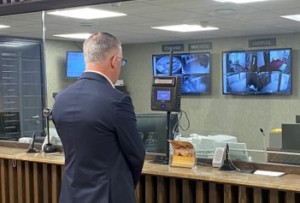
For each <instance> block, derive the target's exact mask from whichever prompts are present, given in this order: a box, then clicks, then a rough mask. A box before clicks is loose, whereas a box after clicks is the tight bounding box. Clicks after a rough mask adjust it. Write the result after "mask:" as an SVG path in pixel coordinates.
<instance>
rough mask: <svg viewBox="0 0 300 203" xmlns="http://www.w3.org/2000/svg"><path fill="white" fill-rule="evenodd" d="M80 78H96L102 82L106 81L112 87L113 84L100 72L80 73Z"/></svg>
mask: <svg viewBox="0 0 300 203" xmlns="http://www.w3.org/2000/svg"><path fill="white" fill-rule="evenodd" d="M80 79H90V80H97V81H99V82H104V83H107V84H109V85H111V86H112V87H114V85H112V83H111V82H110V81H109V79H108V78H107V77H105V76H104V75H102V74H101V73H96V72H92V71H87V72H84V73H83V74H82V75H81V77H80Z"/></svg>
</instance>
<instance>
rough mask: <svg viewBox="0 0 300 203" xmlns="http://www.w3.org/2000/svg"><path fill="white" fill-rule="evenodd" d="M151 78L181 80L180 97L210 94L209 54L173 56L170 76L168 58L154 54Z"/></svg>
mask: <svg viewBox="0 0 300 203" xmlns="http://www.w3.org/2000/svg"><path fill="white" fill-rule="evenodd" d="M152 69H153V76H170V75H172V76H177V77H180V78H181V79H182V87H181V94H182V95H200V94H209V93H210V89H211V88H210V85H211V84H210V71H211V67H210V53H207V52H205V53H180V54H177V53H176V54H173V60H172V73H171V74H170V73H169V72H170V56H169V55H167V54H156V55H153V56H152Z"/></svg>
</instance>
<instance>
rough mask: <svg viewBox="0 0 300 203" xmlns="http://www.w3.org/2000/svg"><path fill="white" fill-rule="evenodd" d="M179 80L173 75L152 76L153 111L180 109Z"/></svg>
mask: <svg viewBox="0 0 300 203" xmlns="http://www.w3.org/2000/svg"><path fill="white" fill-rule="evenodd" d="M180 99H181V80H180V78H177V77H175V76H166V77H154V78H153V84H152V93H151V109H152V110H154V111H175V112H179V111H180Z"/></svg>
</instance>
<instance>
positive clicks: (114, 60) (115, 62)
mask: <svg viewBox="0 0 300 203" xmlns="http://www.w3.org/2000/svg"><path fill="white" fill-rule="evenodd" d="M110 62H111V67H112V68H116V67H118V58H117V57H116V56H113V57H111V59H110Z"/></svg>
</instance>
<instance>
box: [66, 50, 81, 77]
mask: <svg viewBox="0 0 300 203" xmlns="http://www.w3.org/2000/svg"><path fill="white" fill-rule="evenodd" d="M84 69H85V63H84V57H83V52H81V51H68V52H67V55H66V77H67V78H79V77H80V76H81V74H82V73H83V72H84Z"/></svg>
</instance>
